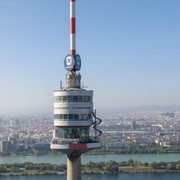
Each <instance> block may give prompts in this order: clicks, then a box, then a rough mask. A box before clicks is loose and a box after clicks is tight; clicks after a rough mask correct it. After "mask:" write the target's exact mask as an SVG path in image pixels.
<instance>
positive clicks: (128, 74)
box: [0, 0, 180, 114]
mask: <svg viewBox="0 0 180 180" xmlns="http://www.w3.org/2000/svg"><path fill="white" fill-rule="evenodd" d="M76 2H77V3H76V10H77V11H76V15H77V53H78V54H80V56H81V59H82V68H81V71H80V73H81V75H82V84H83V85H84V86H87V87H88V89H91V90H94V108H96V109H97V110H98V109H108V108H109V109H118V108H126V107H137V106H143V105H155V106H157V105H160V106H172V105H177V106H179V105H180V95H179V92H180V83H179V82H180V51H179V49H180V23H179V18H180V11H179V6H180V1H178V0H173V1H169V0H158V1H157V0H151V1H142V0H136V1H131V0H126V1H119V0H113V1H103V0H98V1H97V0H94V1H88V0H77V1H76ZM0 9H1V11H0V24H1V28H0V63H1V65H0V82H1V89H0V114H1V113H3V112H13V111H14V112H18V111H21V110H22V109H24V110H27V112H28V111H30V109H31V111H32V112H36V111H41V109H42V110H43V111H44V109H49V110H50V112H51V110H52V111H53V91H54V90H56V89H58V88H59V82H60V80H62V81H63V86H65V74H66V70H65V69H64V66H63V62H64V58H65V56H66V55H67V54H68V53H69V1H67V0H61V1H58V0H53V1H44V0H39V1H35V0H34V1H33V0H29V1H28V0H27V1H22V0H16V1H14V0H8V1H7V0H1V1H0Z"/></svg>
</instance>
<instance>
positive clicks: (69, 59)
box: [64, 54, 75, 71]
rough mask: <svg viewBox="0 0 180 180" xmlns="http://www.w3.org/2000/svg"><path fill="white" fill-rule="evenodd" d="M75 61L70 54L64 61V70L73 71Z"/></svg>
mask: <svg viewBox="0 0 180 180" xmlns="http://www.w3.org/2000/svg"><path fill="white" fill-rule="evenodd" d="M74 64H75V60H74V57H73V56H72V55H71V54H68V55H67V56H66V57H65V59H64V68H65V69H66V70H67V71H71V70H72V69H73V68H74Z"/></svg>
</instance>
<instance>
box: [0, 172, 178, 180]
mask: <svg viewBox="0 0 180 180" xmlns="http://www.w3.org/2000/svg"><path fill="white" fill-rule="evenodd" d="M90 177H91V178H90ZM0 179H1V180H50V179H53V180H66V176H65V175H48V176H45V175H43V176H7V177H4V176H2V177H0ZM172 179H173V180H179V179H180V174H178V173H174V174H170V173H167V174H159V173H132V174H131V173H122V174H117V175H112V174H102V175H97V174H96V175H94V174H93V175H82V180H172Z"/></svg>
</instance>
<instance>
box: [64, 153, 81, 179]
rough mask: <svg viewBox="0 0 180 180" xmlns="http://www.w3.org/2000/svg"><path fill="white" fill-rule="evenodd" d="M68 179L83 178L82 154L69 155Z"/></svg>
mask: <svg viewBox="0 0 180 180" xmlns="http://www.w3.org/2000/svg"><path fill="white" fill-rule="evenodd" d="M67 180H81V156H77V157H74V156H73V157H70V156H68V157H67Z"/></svg>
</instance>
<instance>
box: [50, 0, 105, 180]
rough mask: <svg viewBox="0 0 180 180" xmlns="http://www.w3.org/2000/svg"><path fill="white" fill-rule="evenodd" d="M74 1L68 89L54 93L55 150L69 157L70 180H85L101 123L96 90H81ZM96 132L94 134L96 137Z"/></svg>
mask: <svg viewBox="0 0 180 180" xmlns="http://www.w3.org/2000/svg"><path fill="white" fill-rule="evenodd" d="M69 1H70V53H69V54H68V55H67V56H66V57H65V59H64V67H65V69H66V70H67V74H66V87H65V88H63V87H62V83H61V86H60V89H59V90H56V91H54V132H53V139H52V141H51V149H53V150H57V151H60V152H63V153H65V154H67V180H81V154H82V153H85V152H87V151H90V150H92V149H96V148H100V147H101V143H100V141H99V138H98V137H99V136H100V135H101V133H102V132H101V131H100V130H99V129H97V126H98V125H99V124H100V123H101V119H99V118H97V117H96V111H95V110H94V109H93V90H86V89H84V88H82V86H81V75H80V73H77V71H80V69H81V58H80V55H78V54H77V53H76V16H75V0H69ZM90 129H91V133H90ZM92 130H93V134H92Z"/></svg>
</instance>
